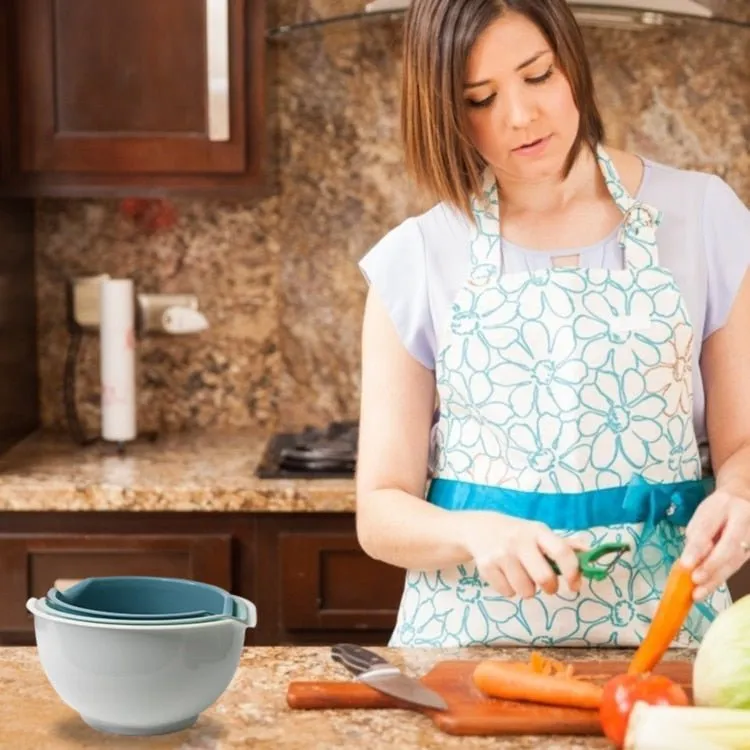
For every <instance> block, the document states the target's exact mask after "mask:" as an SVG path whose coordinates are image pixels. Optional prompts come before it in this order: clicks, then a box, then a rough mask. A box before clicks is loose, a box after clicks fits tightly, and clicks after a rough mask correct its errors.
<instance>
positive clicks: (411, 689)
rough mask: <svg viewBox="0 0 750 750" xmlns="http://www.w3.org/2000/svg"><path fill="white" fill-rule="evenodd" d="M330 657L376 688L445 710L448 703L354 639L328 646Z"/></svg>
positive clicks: (398, 696) (419, 704) (402, 698)
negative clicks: (357, 643)
mask: <svg viewBox="0 0 750 750" xmlns="http://www.w3.org/2000/svg"><path fill="white" fill-rule="evenodd" d="M331 658H332V659H333V660H334V661H335V662H337V663H339V664H341V665H343V666H344V667H346V668H347V669H348V670H349V671H350V672H351V673H352V674H353V675H354V676H355V678H356V679H357V681H358V682H364V683H365V684H366V685H369V686H370V687H372V688H375V690H378V691H380V692H381V693H385V694H386V695H390V696H392V697H394V698H398V699H399V700H403V701H407V702H408V703H415V704H416V705H418V706H425V707H426V708H435V709H438V710H440V711H445V710H446V709H447V708H448V704H447V703H446V702H445V701H444V700H443V698H442V697H441V696H440V695H438V694H437V693H436V692H435V691H434V690H430V689H429V688H427V687H425V686H424V685H423V684H422V683H421V682H420V681H419V680H415V679H414V678H413V677H409V676H408V675H405V674H404V673H403V672H402V671H401V670H400V669H399V668H398V667H395V666H394V665H393V664H391V663H390V662H389V661H387V660H386V659H384V658H383V657H382V656H380V654H376V653H375V652H374V651H370V650H369V649H366V648H363V647H362V646H357V645H355V644H353V643H339V644H337V645H335V646H334V647H333V648H332V649H331Z"/></svg>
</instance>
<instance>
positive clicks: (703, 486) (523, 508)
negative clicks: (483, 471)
mask: <svg viewBox="0 0 750 750" xmlns="http://www.w3.org/2000/svg"><path fill="white" fill-rule="evenodd" d="M713 486H714V478H713V477H706V478H705V479H696V480H691V481H687V482H677V483H675V484H657V483H652V482H649V481H647V480H646V479H644V478H643V477H641V476H639V475H636V476H634V477H633V479H632V480H631V482H630V483H629V484H627V485H623V486H621V487H611V488H607V489H602V490H592V491H590V492H580V493H576V494H571V493H564V494H561V493H556V492H550V493H546V492H521V491H519V490H509V489H504V488H503V487H488V486H485V485H480V484H473V483H472V482H462V481H457V480H454V479H442V478H436V479H433V480H432V483H431V484H430V488H429V491H428V493H427V500H428V501H429V502H430V503H432V504H433V505H436V506H438V507H439V508H445V509H447V510H494V511H497V512H498V513H504V514H506V515H509V516H515V517H517V518H524V519H527V520H529V521H538V522H541V523H544V524H546V525H547V526H549V527H550V528H551V529H557V530H565V531H579V530H582V529H587V528H590V527H591V526H617V525H619V524H625V523H628V524H633V523H645V524H646V525H647V526H648V527H653V526H655V525H656V524H657V523H658V522H659V521H662V520H669V521H670V522H671V523H672V524H673V525H675V526H686V525H687V523H688V521H689V520H690V519H691V518H692V516H693V513H695V509H696V508H697V507H698V505H699V504H700V502H701V501H702V500H704V499H705V498H706V497H707V496H708V495H709V494H710V493H711V492H713Z"/></svg>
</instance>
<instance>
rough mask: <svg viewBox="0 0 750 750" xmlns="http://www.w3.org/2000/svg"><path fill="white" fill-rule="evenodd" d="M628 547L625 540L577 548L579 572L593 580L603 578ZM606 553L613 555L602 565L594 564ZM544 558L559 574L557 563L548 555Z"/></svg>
mask: <svg viewBox="0 0 750 750" xmlns="http://www.w3.org/2000/svg"><path fill="white" fill-rule="evenodd" d="M629 549H630V545H629V544H627V543H626V542H607V543H605V544H599V545H598V546H596V547H592V548H591V549H587V550H577V551H576V557H577V558H578V565H579V567H580V568H581V574H582V575H584V576H585V577H586V578H589V579H592V580H595V581H601V580H603V579H605V578H606V577H607V576H608V575H609V574H610V572H611V570H612V568H613V567H614V565H615V563H616V562H617V560H618V559H619V558H620V557H621V556H622V555H623V554H624V553H625V552H627V551H628V550H629ZM606 555H613V557H612V558H611V559H610V560H608V561H607V562H606V563H604V564H603V565H596V562H597V561H598V560H599V559H600V558H602V557H605V556H606ZM545 559H546V560H547V562H548V563H549V564H550V566H551V567H552V570H553V571H554V572H555V574H556V575H560V568H559V567H558V566H557V564H556V563H555V562H554V561H553V560H550V558H549V557H546V556H545Z"/></svg>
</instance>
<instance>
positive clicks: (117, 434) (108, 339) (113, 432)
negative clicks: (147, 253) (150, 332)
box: [99, 279, 136, 442]
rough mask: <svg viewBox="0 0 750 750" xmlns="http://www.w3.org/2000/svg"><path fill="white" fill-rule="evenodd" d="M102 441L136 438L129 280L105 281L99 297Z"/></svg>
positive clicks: (132, 310) (132, 308)
mask: <svg viewBox="0 0 750 750" xmlns="http://www.w3.org/2000/svg"><path fill="white" fill-rule="evenodd" d="M100 321H101V322H100V331H99V333H100V338H99V340H100V375H101V387H102V438H104V440H112V441H116V442H122V441H125V440H134V439H135V437H136V407H135V397H136V387H135V294H134V290H133V281H132V279H105V280H103V281H102V285H101V297H100Z"/></svg>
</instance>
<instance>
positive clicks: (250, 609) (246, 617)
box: [231, 594, 258, 628]
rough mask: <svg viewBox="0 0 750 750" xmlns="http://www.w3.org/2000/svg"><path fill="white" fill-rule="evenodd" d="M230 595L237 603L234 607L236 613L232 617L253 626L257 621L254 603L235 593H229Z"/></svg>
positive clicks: (250, 626)
mask: <svg viewBox="0 0 750 750" xmlns="http://www.w3.org/2000/svg"><path fill="white" fill-rule="evenodd" d="M231 597H232V599H234V601H235V603H236V604H237V607H236V608H235V609H236V611H237V614H236V615H235V616H234V617H233V618H232V619H233V620H237V621H238V622H241V623H242V624H243V625H246V626H247V627H249V628H254V627H255V626H256V625H257V623H258V611H257V609H256V608H255V605H254V604H253V603H252V602H250V601H248V600H247V599H244V598H243V597H241V596H237V595H236V594H231Z"/></svg>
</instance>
